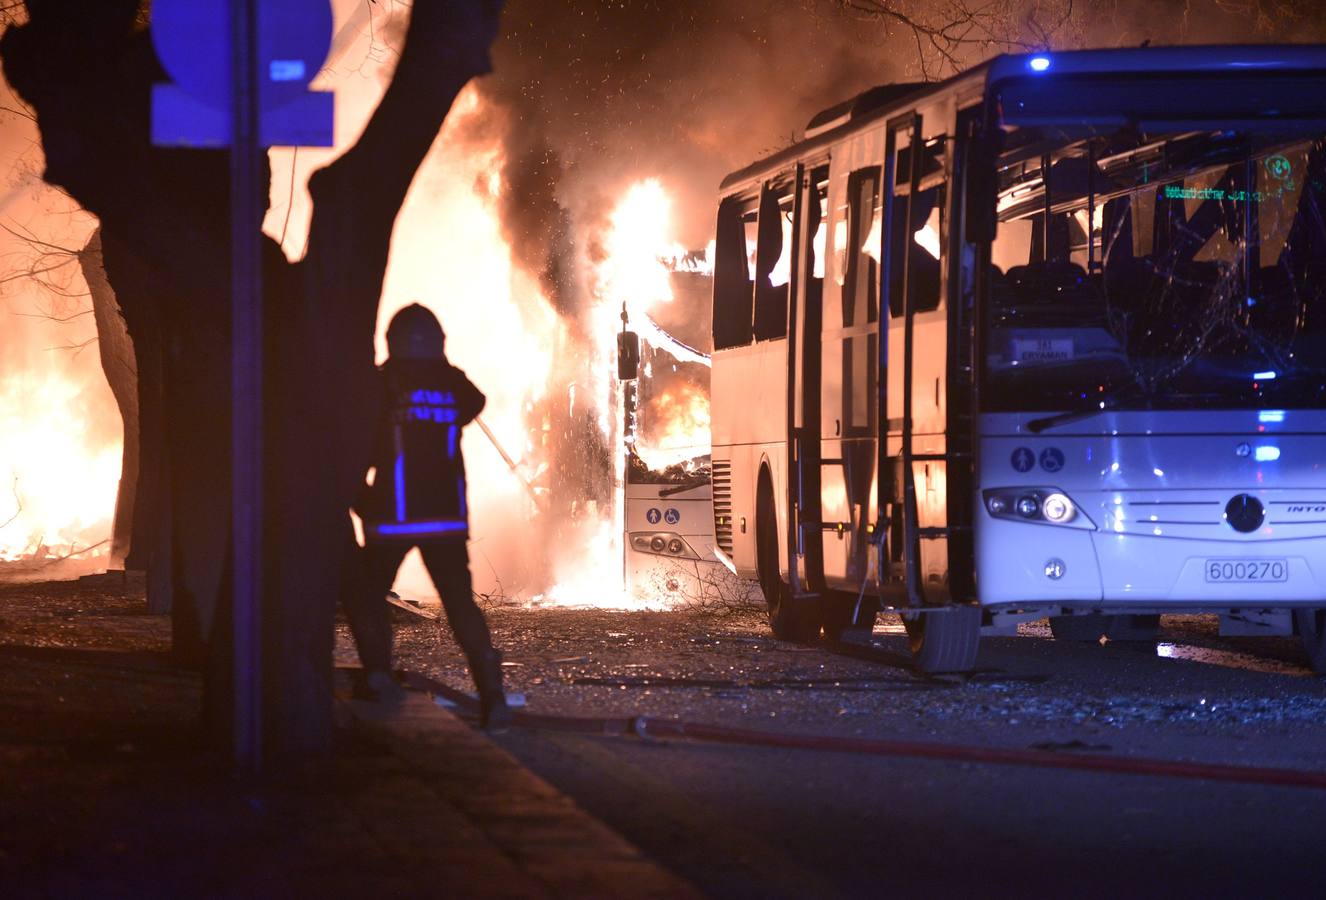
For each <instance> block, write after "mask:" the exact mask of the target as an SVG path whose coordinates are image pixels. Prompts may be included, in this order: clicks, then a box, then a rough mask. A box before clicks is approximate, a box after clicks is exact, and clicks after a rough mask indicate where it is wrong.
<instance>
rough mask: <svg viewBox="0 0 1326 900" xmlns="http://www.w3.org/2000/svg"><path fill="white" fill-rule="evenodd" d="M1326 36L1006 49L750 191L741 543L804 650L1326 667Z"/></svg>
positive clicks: (729, 470)
mask: <svg viewBox="0 0 1326 900" xmlns="http://www.w3.org/2000/svg"><path fill="white" fill-rule="evenodd" d="M1323 135H1326V48H1322V47H1314V46H1297V47H1265V46H1263V47H1203V48H1184V49H1159V48H1157V49H1141V50H1119V51H1086V52H1074V53H1062V54H1047V55H1044V56H1005V57H1000V58H997V59H995V60H992V61H991V62H989V63H987V64H985V65H983V66H981V67H979V68H977V69H974V70H972V71H970V72H968V73H966V74H964V75H961V76H959V77H956V78H954V79H952V80H950V81H948V82H945V83H943V84H939V85H894V86H888V87H883V88H877V89H875V90H872V91H868V92H866V93H865V94H863V95H861V96H859V97H857V98H856V99H855V100H853V101H850V102H848V103H846V104H843V105H841V106H838V107H834V108H832V109H829V110H826V111H825V112H823V113H821V114H820V115H818V116H816V117H815V118H814V119H813V120H812V121H811V123H810V125H809V127H808V129H807V132H806V139H805V140H804V141H802V142H801V143H799V144H797V145H796V146H794V147H791V148H789V149H788V150H786V151H784V152H782V153H779V154H777V155H776V156H773V157H771V158H768V159H765V160H763V161H761V162H758V163H756V164H754V165H752V166H750V167H748V168H746V169H743V170H742V171H740V172H737V173H735V174H733V175H731V176H729V177H728V178H727V179H726V180H725V181H724V183H723V186H722V189H721V203H720V206H719V211H718V221H717V235H716V260H715V263H716V266H715V273H714V314H713V338H714V354H713V375H712V408H713V495H714V511H715V530H716V543H717V544H718V547H719V552H720V553H721V555H722V556H723V557H724V558H725V560H726V562H727V563H728V564H729V565H730V567H731V568H732V569H733V570H734V571H735V572H738V573H740V574H743V575H748V576H753V577H757V578H758V579H759V581H760V583H761V586H762V588H763V591H764V594H765V597H766V599H767V601H768V606H769V617H770V621H771V623H772V626H773V630H774V633H775V634H776V635H778V636H779V637H783V638H789V639H807V638H811V637H813V636H815V635H817V634H818V633H819V632H820V631H821V630H823V631H824V632H825V634H827V635H828V636H830V637H837V636H839V635H841V634H842V633H843V631H844V630H845V629H849V628H853V627H864V626H868V625H869V624H871V623H873V621H874V616H875V613H876V611H877V609H880V608H885V609H895V610H900V611H903V618H904V621H905V622H906V625H907V630H908V633H909V635H910V636H911V644H912V650H913V653H914V655H915V658H916V661H917V664H918V665H919V666H920V667H921V668H923V669H925V670H930V671H939V670H964V669H968V668H970V667H972V666H973V664H974V662H975V658H976V650H977V645H978V641H979V637H980V635H981V634H982V633H987V634H989V633H1001V632H1002V633H1010V631H1012V630H1014V629H1015V628H1016V625H1017V624H1018V623H1019V622H1022V621H1026V620H1029V619H1034V618H1038V617H1041V616H1046V615H1048V616H1049V617H1050V622H1051V625H1052V627H1053V631H1054V634H1055V636H1056V637H1058V638H1061V639H1073V638H1092V639H1094V638H1096V637H1098V636H1100V635H1101V634H1102V633H1107V634H1111V635H1112V636H1114V637H1116V638H1125V637H1129V636H1133V637H1138V636H1140V637H1146V636H1148V635H1149V634H1153V633H1154V629H1155V627H1156V624H1157V622H1158V616H1159V615H1160V614H1161V613H1167V612H1180V611H1181V612H1198V611H1204V612H1216V613H1219V615H1220V620H1221V628H1222V631H1223V632H1224V633H1233V634H1259V635H1260V634H1288V633H1291V632H1292V631H1297V632H1299V633H1300V634H1301V635H1302V637H1303V640H1304V644H1305V646H1306V648H1307V650H1308V652H1309V655H1310V657H1311V659H1312V662H1313V664H1314V666H1315V667H1316V668H1317V669H1318V670H1323V669H1326V639H1324V638H1323V635H1324V634H1326V627H1324V620H1326V410H1324V409H1323V406H1324V402H1326V139H1324V138H1323Z"/></svg>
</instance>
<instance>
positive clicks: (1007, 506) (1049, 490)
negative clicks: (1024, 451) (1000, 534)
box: [981, 487, 1096, 528]
mask: <svg viewBox="0 0 1326 900" xmlns="http://www.w3.org/2000/svg"><path fill="white" fill-rule="evenodd" d="M981 502H982V503H983V504H984V505H985V511H986V512H987V513H989V514H990V517H991V518H994V519H1009V520H1012V521H1014V522H1027V523H1030V524H1040V525H1066V526H1068V527H1070V528H1095V527H1096V526H1095V524H1094V523H1092V521H1091V520H1090V519H1089V518H1087V516H1086V514H1085V513H1083V512H1082V510H1081V509H1079V508H1078V506H1077V504H1076V503H1074V502H1073V500H1072V498H1070V497H1069V496H1068V495H1067V494H1066V493H1064V492H1063V491H1061V490H1059V489H1058V488H1054V487H1042V488H992V489H990V490H986V491H982V492H981Z"/></svg>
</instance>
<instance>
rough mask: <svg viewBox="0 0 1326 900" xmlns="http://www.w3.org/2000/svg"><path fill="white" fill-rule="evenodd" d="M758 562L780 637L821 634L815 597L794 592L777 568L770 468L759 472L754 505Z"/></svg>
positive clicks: (805, 638)
mask: <svg viewBox="0 0 1326 900" xmlns="http://www.w3.org/2000/svg"><path fill="white" fill-rule="evenodd" d="M755 553H756V558H755V564H756V568H757V569H758V571H759V576H760V590H761V591H762V592H763V593H764V602H765V604H766V605H767V606H768V610H769V628H770V629H771V630H772V631H773V636H774V637H776V638H777V639H778V640H780V641H796V642H798V643H807V642H809V641H813V640H815V639H816V638H818V637H819V633H820V623H819V619H818V617H817V616H816V615H815V612H816V610H815V607H814V604H813V601H810V600H805V599H798V598H796V597H793V596H792V589H791V588H790V587H788V585H787V584H786V583H785V582H784V581H783V576H782V575H781V574H779V572H778V520H777V518H776V517H775V515H774V499H773V484H772V482H771V481H770V479H769V475H768V472H767V471H765V472H762V473H761V474H760V492H759V499H758V500H757V502H756V507H755Z"/></svg>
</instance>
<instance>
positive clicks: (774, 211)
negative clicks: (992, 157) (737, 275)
mask: <svg viewBox="0 0 1326 900" xmlns="http://www.w3.org/2000/svg"><path fill="white" fill-rule="evenodd" d="M789 190H790V189H789ZM780 193H782V191H779V190H776V189H775V188H771V187H770V186H769V185H765V187H764V190H763V191H762V192H761V193H760V216H759V228H758V232H759V242H758V246H757V249H756V254H755V340H757V341H768V340H773V339H775V338H782V337H787V296H788V289H789V287H790V282H791V278H792V197H791V195H790V193H789V196H788V197H787V198H786V200H785V201H781V202H780V200H779V197H778V195H779V194H780Z"/></svg>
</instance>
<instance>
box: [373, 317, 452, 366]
mask: <svg viewBox="0 0 1326 900" xmlns="http://www.w3.org/2000/svg"><path fill="white" fill-rule="evenodd" d="M444 339H445V335H444V334H443V332H442V325H441V324H440V323H439V322H438V321H437V316H435V315H433V313H432V311H431V310H429V309H428V308H427V307H424V306H420V305H419V304H418V303H411V304H410V305H409V306H407V307H405V308H403V309H401V310H400V311H399V312H398V313H396V315H394V316H392V317H391V324H390V325H388V326H387V353H388V354H389V355H390V356H392V357H393V358H396V359H440V358H441V357H442V356H443V351H442V344H443V341H444Z"/></svg>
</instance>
